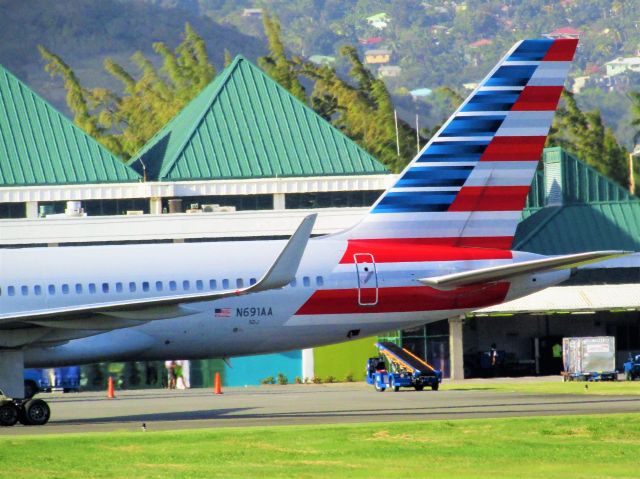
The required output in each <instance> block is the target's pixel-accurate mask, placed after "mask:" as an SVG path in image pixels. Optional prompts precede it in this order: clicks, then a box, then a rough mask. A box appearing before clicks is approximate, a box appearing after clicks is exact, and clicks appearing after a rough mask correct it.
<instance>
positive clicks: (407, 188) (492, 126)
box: [344, 39, 578, 249]
mask: <svg viewBox="0 0 640 479" xmlns="http://www.w3.org/2000/svg"><path fill="white" fill-rule="evenodd" d="M577 44H578V40H575V39H536V40H523V41H521V42H519V43H517V44H516V45H515V46H514V47H513V48H512V49H511V50H510V51H509V53H507V55H505V57H504V58H503V59H502V60H501V61H500V62H499V63H498V65H497V66H496V67H495V68H494V69H493V70H492V71H491V73H489V75H487V77H486V78H485V79H484V80H483V81H482V83H481V84H480V86H478V88H476V90H475V91H474V92H473V93H472V94H471V95H470V96H469V98H467V100H466V101H465V102H464V103H463V104H462V105H461V106H460V108H458V110H457V111H456V112H455V113H454V114H453V115H452V116H451V118H449V120H448V121H447V122H446V123H445V124H444V125H443V126H442V128H441V129H440V130H439V131H438V133H437V134H436V135H435V136H434V137H433V138H432V139H431V140H430V141H429V143H428V144H427V145H426V146H425V147H424V148H423V149H422V151H420V153H419V154H418V155H417V156H416V157H415V158H414V159H413V161H412V162H411V163H410V164H409V165H408V166H407V168H406V169H405V170H404V171H403V172H402V173H401V174H400V176H399V178H398V180H397V181H396V182H395V184H394V185H393V186H392V187H391V188H389V189H388V190H387V191H385V192H384V194H383V195H382V196H381V197H380V198H379V199H378V201H377V202H376V203H375V204H374V205H373V206H372V208H371V210H370V211H369V214H367V215H366V217H365V218H364V219H363V220H362V221H361V222H360V223H359V224H357V225H356V226H355V227H353V228H352V229H350V230H347V231H346V232H345V233H344V234H345V235H346V236H347V238H349V239H383V238H398V239H400V238H402V239H405V240H408V241H411V240H416V241H418V242H420V243H436V244H443V245H444V244H448V245H452V246H477V247H489V248H500V249H509V248H510V247H511V243H512V240H513V236H514V234H515V230H516V226H517V225H518V222H519V221H520V219H521V211H522V209H523V208H524V205H525V202H526V198H527V194H528V192H529V188H530V186H531V182H532V180H533V175H534V173H535V170H536V167H537V164H538V160H539V159H540V156H541V154H542V149H543V147H544V144H545V141H546V138H547V134H548V133H549V128H550V127H551V121H552V120H553V115H554V112H555V109H556V107H557V105H558V100H559V99H560V95H561V93H562V89H563V87H564V82H565V79H566V76H567V73H568V71H569V67H570V64H571V60H572V59H573V55H574V53H575V50H576V47H577Z"/></svg>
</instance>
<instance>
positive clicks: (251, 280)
mask: <svg viewBox="0 0 640 479" xmlns="http://www.w3.org/2000/svg"><path fill="white" fill-rule="evenodd" d="M257 282H258V280H257V279H255V278H250V279H249V284H250V285H253V284H256V283H257Z"/></svg>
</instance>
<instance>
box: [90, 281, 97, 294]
mask: <svg viewBox="0 0 640 479" xmlns="http://www.w3.org/2000/svg"><path fill="white" fill-rule="evenodd" d="M89 293H91V294H96V285H95V283H89Z"/></svg>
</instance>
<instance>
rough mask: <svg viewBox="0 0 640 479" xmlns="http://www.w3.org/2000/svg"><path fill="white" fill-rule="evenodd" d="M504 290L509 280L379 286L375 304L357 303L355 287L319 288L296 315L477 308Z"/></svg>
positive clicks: (498, 300)
mask: <svg viewBox="0 0 640 479" xmlns="http://www.w3.org/2000/svg"><path fill="white" fill-rule="evenodd" d="M508 291H509V283H494V284H491V285H484V286H465V287H462V288H457V289H455V290H451V291H440V290H437V289H434V288H430V287H428V286H406V287H395V288H380V289H379V290H378V304H376V305H375V306H360V305H359V304H358V290H357V289H322V290H318V291H316V292H315V293H313V295H311V297H310V298H309V299H308V300H307V302H306V303H305V304H303V305H302V307H301V308H300V309H299V310H298V311H297V312H296V315H298V316H300V315H318V314H369V313H409V312H414V311H441V310H449V309H472V308H481V307H485V306H491V305H493V304H498V303H501V302H502V301H504V298H505V297H506V295H507V292H508Z"/></svg>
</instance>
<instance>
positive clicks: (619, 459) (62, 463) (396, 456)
mask: <svg viewBox="0 0 640 479" xmlns="http://www.w3.org/2000/svg"><path fill="white" fill-rule="evenodd" d="M639 463H640V414H624V415H606V416H571V417H535V418H516V419H491V420H461V421H429V422H420V423H378V424H366V425H362V424H357V425H339V426H302V427H293V426H287V427H268V428H267V427H253V428H219V429H200V430H191V431H180V432H175V431H172V432H153V431H148V432H142V431H140V432H138V433H130V432H127V433H125V432H116V433H105V434H83V435H79V434H76V435H59V436H32V437H28V436H23V437H13V438H2V439H0V477H3V478H4V477H7V478H12V479H19V478H29V479H32V478H41V477H47V478H53V477H55V478H102V477H118V478H136V479H142V478H147V477H149V478H158V477H180V478H183V477H186V478H200V477H202V478H208V477H221V478H235V477H248V478H263V477H305V478H307V477H309V478H310V477H326V478H336V477H349V478H373V477H384V478H403V479H407V478H412V479H414V478H419V477H425V478H427V477H428V478H430V479H432V478H454V479H460V478H472V477H473V478H503V477H509V478H518V479H525V478H540V479H543V478H544V479H547V478H556V477H561V478H563V479H566V478H585V479H587V478H588V479H594V478H638V477H639V476H640V466H639Z"/></svg>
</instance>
